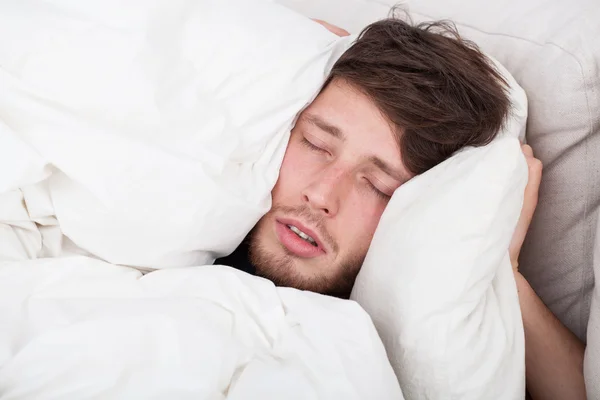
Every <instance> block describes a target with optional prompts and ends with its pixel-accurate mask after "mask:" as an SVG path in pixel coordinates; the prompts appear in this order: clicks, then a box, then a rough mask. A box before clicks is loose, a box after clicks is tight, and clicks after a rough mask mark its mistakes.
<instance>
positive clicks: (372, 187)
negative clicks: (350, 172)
mask: <svg viewBox="0 0 600 400" xmlns="http://www.w3.org/2000/svg"><path fill="white" fill-rule="evenodd" d="M365 180H366V181H367V186H369V189H370V190H371V191H372V192H373V193H375V195H376V196H377V197H379V198H381V199H382V200H389V199H390V198H391V197H392V196H390V195H389V194H387V193H385V192H382V191H381V190H379V189H377V186H375V185H374V184H373V183H372V182H371V181H370V180H368V179H365Z"/></svg>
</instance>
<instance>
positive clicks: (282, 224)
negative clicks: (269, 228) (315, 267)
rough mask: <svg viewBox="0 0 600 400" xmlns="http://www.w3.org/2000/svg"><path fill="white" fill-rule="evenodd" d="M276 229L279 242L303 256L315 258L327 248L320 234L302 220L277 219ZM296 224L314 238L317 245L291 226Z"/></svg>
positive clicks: (294, 253)
mask: <svg viewBox="0 0 600 400" xmlns="http://www.w3.org/2000/svg"><path fill="white" fill-rule="evenodd" d="M275 225H276V227H275V231H276V233H277V238H278V239H279V242H280V243H281V244H282V245H283V246H284V247H285V248H286V249H287V250H288V252H290V253H291V254H293V255H295V256H297V257H302V258H313V257H317V256H320V255H323V254H325V249H324V247H323V245H322V244H321V241H320V240H319V238H318V236H317V235H316V234H315V233H314V232H313V231H311V230H310V229H308V228H306V227H305V226H303V225H302V224H301V223H300V222H298V221H294V220H283V219H282V220H277V221H276V223H275ZM290 225H291V226H295V227H296V228H298V229H299V230H300V231H302V232H304V233H305V234H306V235H308V236H310V237H311V238H312V239H314V241H315V243H316V246H315V245H314V244H311V243H309V241H307V240H305V239H302V238H301V237H300V236H298V235H297V234H296V233H295V232H294V231H292V230H291V229H290V228H289V226H290Z"/></svg>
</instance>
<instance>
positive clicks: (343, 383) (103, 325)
mask: <svg viewBox="0 0 600 400" xmlns="http://www.w3.org/2000/svg"><path fill="white" fill-rule="evenodd" d="M0 327H1V328H0V398H1V399H3V400H5V399H6V400H8V399H11V400H13V399H23V400H34V399H73V400H83V399H169V400H170V399H195V400H198V399H225V398H227V399H286V400H287V399H298V400H307V399H331V400H338V399H402V393H401V391H400V389H399V386H398V383H397V380H396V377H395V376H394V373H393V371H392V368H391V366H390V364H389V363H388V362H387V358H386V355H385V350H384V348H383V346H382V344H381V342H380V340H379V338H378V336H377V333H376V331H375V328H374V327H373V326H372V323H371V321H370V318H369V317H368V315H367V314H366V313H365V312H364V311H363V310H362V309H361V308H360V307H359V306H358V305H357V304H356V303H354V302H351V301H342V300H338V299H334V298H329V297H325V296H320V295H317V294H314V293H309V292H300V291H297V290H294V289H286V288H276V287H274V286H273V285H272V284H271V283H270V282H268V281H266V280H263V279H260V278H256V277H253V276H250V275H248V274H245V273H243V272H240V271H237V270H234V269H231V268H229V267H222V266H205V267H198V268H181V269H170V270H162V271H155V272H152V273H149V274H146V275H144V276H142V275H141V273H140V272H139V271H136V270H134V269H131V268H127V267H120V266H114V265H110V264H107V263H104V262H101V261H97V260H94V259H91V258H87V257H82V256H75V257H68V258H63V259H46V260H34V261H29V262H4V263H2V264H0Z"/></svg>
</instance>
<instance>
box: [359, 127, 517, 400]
mask: <svg viewBox="0 0 600 400" xmlns="http://www.w3.org/2000/svg"><path fill="white" fill-rule="evenodd" d="M526 181H527V172H526V164H525V160H524V158H523V156H522V154H521V150H520V146H519V141H518V140H517V139H515V138H509V137H505V138H501V139H498V140H496V141H495V142H494V143H492V144H491V145H489V146H488V147H485V148H479V149H469V150H466V151H463V152H461V153H459V154H457V155H455V156H454V157H452V158H451V159H450V160H448V161H447V162H445V163H443V164H440V165H439V166H438V167H436V168H434V169H432V170H430V171H428V172H427V173H425V174H423V175H421V176H419V177H417V178H415V179H414V180H412V181H410V182H409V183H407V184H406V185H404V186H403V187H401V188H400V189H399V190H397V192H396V193H395V194H394V197H393V198H392V200H391V202H390V204H389V205H388V207H387V208H386V211H385V212H384V214H383V216H382V219H381V222H380V223H379V226H378V228H377V232H376V234H375V237H374V238H373V243H372V244H371V247H370V249H369V253H368V255H367V259H366V260H365V263H364V265H363V268H362V270H361V272H360V274H359V276H358V278H357V281H356V284H355V286H354V290H353V293H352V298H353V299H355V300H356V301H357V302H358V303H359V304H360V305H362V306H363V307H364V308H365V310H367V312H368V313H369V314H370V315H371V317H372V318H373V321H374V323H375V326H376V327H377V329H378V331H379V334H380V335H381V337H382V339H383V341H384V344H385V346H386V349H387V352H388V355H389V357H390V360H391V362H392V365H393V367H394V370H395V371H396V375H397V376H398V379H399V381H400V385H401V386H402V390H403V392H404V395H405V396H406V398H407V399H422V398H427V399H447V398H460V399H522V398H524V395H525V352H524V336H523V326H522V320H521V313H520V308H519V302H518V297H517V291H516V287H515V282H514V277H513V272H512V267H511V263H510V260H509V258H508V251H507V249H508V244H509V242H510V238H511V237H512V233H513V232H514V227H515V225H516V221H517V218H518V216H519V213H520V207H521V204H522V197H523V190H524V187H525V183H526Z"/></svg>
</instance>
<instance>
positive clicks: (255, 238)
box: [248, 206, 366, 299]
mask: <svg viewBox="0 0 600 400" xmlns="http://www.w3.org/2000/svg"><path fill="white" fill-rule="evenodd" d="M276 212H279V213H282V214H285V215H286V216H295V217H300V218H303V219H304V220H306V221H309V222H310V223H311V224H313V225H315V226H316V228H317V231H318V232H319V234H320V237H321V238H322V240H324V241H326V242H327V243H328V244H329V245H330V248H332V249H334V251H337V250H338V249H339V247H338V245H337V244H336V243H335V241H334V239H333V238H332V237H331V235H329V234H328V233H327V231H326V229H325V227H324V220H323V218H318V217H315V216H314V215H313V213H312V212H311V211H310V210H309V209H308V208H307V207H297V208H292V207H281V206H279V207H273V208H272V209H271V211H269V213H267V214H266V215H265V216H263V218H261V220H260V221H259V222H258V223H257V224H256V226H255V227H254V229H253V230H252V231H251V232H250V234H249V236H248V244H249V258H250V262H251V263H252V265H253V266H254V267H255V269H256V275H257V276H260V277H263V278H266V279H269V280H270V281H272V282H273V283H274V284H275V285H276V286H283V287H292V288H296V289H300V290H308V291H311V292H316V293H321V294H325V295H329V296H334V297H340V298H345V299H347V298H348V297H349V296H350V292H351V291H352V287H353V286H354V282H355V280H356V276H357V275H358V272H359V271H360V268H361V267H362V264H363V262H364V259H365V256H366V254H360V255H359V254H354V255H350V256H348V257H345V259H343V260H340V261H338V262H335V263H333V262H328V261H327V260H323V265H318V266H317V267H316V268H315V266H311V268H310V271H309V272H307V271H303V268H302V260H303V259H302V258H300V257H297V256H294V255H293V254H290V253H289V252H288V251H287V250H286V249H285V248H283V247H282V246H280V247H277V248H275V249H270V248H268V246H266V245H265V243H264V241H263V235H264V233H263V232H264V230H265V229H266V228H267V227H266V226H265V224H266V223H268V221H274V218H269V217H270V216H272V215H273V214H274V213H276Z"/></svg>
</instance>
